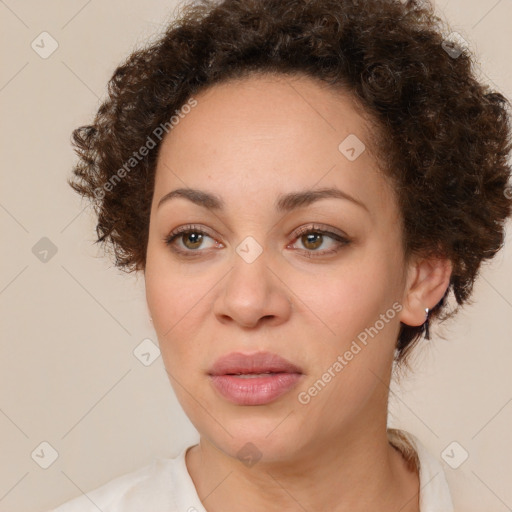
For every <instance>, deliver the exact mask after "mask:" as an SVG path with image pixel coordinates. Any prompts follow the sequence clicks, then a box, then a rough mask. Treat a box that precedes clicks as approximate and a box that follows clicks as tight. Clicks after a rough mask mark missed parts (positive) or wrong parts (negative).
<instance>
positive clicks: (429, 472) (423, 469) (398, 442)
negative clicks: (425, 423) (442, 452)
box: [388, 429, 454, 512]
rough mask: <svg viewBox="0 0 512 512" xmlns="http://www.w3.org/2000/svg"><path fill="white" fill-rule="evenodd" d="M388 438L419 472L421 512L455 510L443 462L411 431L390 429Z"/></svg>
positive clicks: (448, 511)
mask: <svg viewBox="0 0 512 512" xmlns="http://www.w3.org/2000/svg"><path fill="white" fill-rule="evenodd" d="M388 439H389V442H390V443H391V444H392V445H393V446H394V447H395V448H397V449H398V450H399V451H400V452H401V453H402V455H403V456H404V458H405V459H406V460H407V461H408V463H409V464H411V465H413V466H415V467H416V469H417V471H418V473H419V480H420V496H419V497H420V512H453V510H454V509H453V502H452V497H451V494H450V489H449V487H448V482H447V480H446V476H445V474H444V470H443V467H442V465H441V462H440V461H439V460H438V459H436V458H435V457H434V456H433V455H432V453H431V452H430V451H429V450H428V448H427V447H426V446H425V445H424V444H423V443H422V442H421V441H420V440H419V439H418V438H417V437H416V436H415V435H413V434H411V433H410V432H406V431H405V430H399V429H388Z"/></svg>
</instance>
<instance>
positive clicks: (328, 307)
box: [145, 75, 451, 512]
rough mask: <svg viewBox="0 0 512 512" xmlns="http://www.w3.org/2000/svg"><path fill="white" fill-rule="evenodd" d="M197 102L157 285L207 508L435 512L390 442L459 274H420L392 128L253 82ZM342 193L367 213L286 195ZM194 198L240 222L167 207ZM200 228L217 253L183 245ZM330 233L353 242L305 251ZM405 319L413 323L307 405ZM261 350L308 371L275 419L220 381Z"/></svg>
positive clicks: (184, 139)
mask: <svg viewBox="0 0 512 512" xmlns="http://www.w3.org/2000/svg"><path fill="white" fill-rule="evenodd" d="M195 99H196V100H197V102H198V104H197V106H195V107H194V108H193V109H192V110H191V112H190V113H189V114H187V115H186V116H185V117H184V118H183V119H182V120H181V121H180V123H179V124H178V125H176V126H175V127H174V128H173V129H172V131H171V132H169V134H168V135H167V136H166V138H165V139H164V141H163V142H162V146H161V148H160V152H159V156H158V165H157V169H156V177H155V189H154V197H153V202H152V210H151V217H150V230H149V241H148V248H147V261H146V268H145V283H146V297H147V303H148V308H149V311H150V314H151V316H152V319H153V324H154V328H155V331H156V333H157V336H158V339H159V343H160V349H161V352H162V357H163V360H164V364H165V367H166V370H167V373H168V375H169V379H170V382H171V384H172V386H173V388H174V391H175V393H176V395H177V398H178V400H179V401H180V403H181V405H182V407H183V409H184V411H185V413H186V414H187V415H188V417H189V418H190V420H191V421H192V423H193V424H194V426H195V427H196V429H197V430H198V432H199V434H200V442H199V444H198V445H196V446H194V447H193V448H191V449H189V450H188V452H187V456H186V463H187V468H188V471H189V473H190V475H191V477H192V479H193V482H194V484H195V487H196V489H197V491H198V495H199V497H200V498H201V499H202V501H203V503H204V506H205V508H206V509H207V510H208V512H217V511H219V512H220V511H224V512H226V511H228V512H231V511H235V510H241V509H242V508H243V509H247V503H250V504H251V505H250V508H249V510H251V512H259V511H261V512H263V511H267V512H268V511H282V510H304V509H305V510H309V511H318V510H331V511H335V512H341V511H349V510H350V511H351V512H357V511H363V510H364V511H367V510H370V509H371V508H370V507H373V509H374V510H379V511H380V512H386V511H393V512H396V511H397V510H401V511H402V512H413V511H415V512H417V511H418V510H419V499H418V493H419V479H418V474H417V472H416V471H411V470H409V469H408V468H407V466H406V464H405V461H404V459H403V458H402V456H401V454H400V453H399V452H398V451H397V450H395V449H394V448H393V447H392V446H391V445H390V444H389V442H388V439H387V433H386V419H387V407H388V393H389V389H388V385H389V382H390V378H391V368H392V362H393V355H394V347H395V343H396V339H397V336H398V331H399V328H400V322H404V323H406V324H408V325H421V324H422V323H423V322H424V320H425V308H426V307H429V308H432V307H433V306H434V305H435V304H436V303H437V302H438V301H439V300H440V299H441V297H442V296H443V294H444V291H445V290H446V288H447V286H448V284H449V277H450V271H451V267H450V264H449V262H448V261H445V260H436V259H422V258H419V257H414V258H412V257H411V258H409V259H407V260H406V259H405V258H404V254H403V250H402V247H403V241H402V231H401V217H400V212H399V211H398V207H397V202H396V198H395V195H394V191H393V189H392V187H391V186H390V183H389V180H388V179H387V178H386V177H385V176H384V175H383V174H382V172H381V171H380V170H379V167H378V161H377V160H376V158H375V157H374V156H373V153H372V151H371V137H370V134H371V133H372V132H371V130H372V129H373V128H374V126H373V125H372V124H371V122H370V121H369V120H368V119H365V117H367V116H365V117H363V116H362V115H361V111H360V110H358V109H357V108H356V106H355V104H354V102H353V101H352V100H351V98H350V96H349V95H348V94H346V93H343V92H334V91H333V90H331V89H328V88H327V87H326V86H323V85H320V84H319V83H318V82H316V81H313V80H311V79H310V78H306V77H294V78H292V77H289V76H286V77H285V76H271V75H253V76H251V77H249V78H245V79H243V80H239V81H229V82H227V83H223V84H217V85H215V86H213V87H210V88H208V89H206V90H203V91H201V92H200V93H199V94H197V95H196V96H195ZM350 134H355V135H356V136H357V137H358V139H360V140H361V141H363V142H364V143H365V145H366V150H365V151H363V152H362V154H361V155H360V156H359V157H358V158H357V159H356V160H354V161H350V160H349V159H347V158H346V157H345V156H344V155H343V154H342V153H341V152H340V151H339V149H338V146H339V144H340V143H341V142H342V141H343V140H344V139H345V138H346V137H347V136H348V135H350ZM324 187H335V188H337V189H339V190H341V191H343V192H344V193H345V194H349V195H350V196H351V197H353V198H354V199H355V200H356V201H358V202H360V203H362V205H363V206H361V205H359V204H356V203H355V202H353V201H351V200H347V199H339V198H324V199H321V200H318V201H315V202H313V203H311V204H306V205H303V206H301V207H299V208H296V209H294V210H291V211H287V212H282V211H277V210H276V209H275V206H274V203H275V201H276V200H277V198H278V196H280V195H282V194H287V193H291V192H299V191H309V190H313V189H319V188H324ZM178 188H194V189H200V190H202V191H206V192H209V193H212V194H215V195H217V196H218V197H219V198H221V199H222V200H223V202H224V209H222V210H210V209H208V208H206V207H204V206H200V205H197V204H194V203H193V202H192V201H190V200H189V199H187V198H183V197H175V198H173V199H170V200H168V201H165V202H163V203H162V205H161V206H160V207H158V203H159V201H160V200H161V199H162V198H163V197H164V196H165V195H166V194H167V193H169V192H170V191H172V190H175V189H178ZM188 224H193V225H194V229H193V230H192V231H194V230H195V231H194V232H195V233H197V228H199V229H200V230H201V231H205V232H206V233H207V235H205V236H204V237H203V242H202V245H201V244H200V243H199V244H197V243H195V242H196V239H194V238H192V239H190V236H189V237H188V238H187V236H186V235H185V236H178V237H177V238H176V239H175V240H174V242H173V245H167V244H166V243H165V238H166V237H167V236H168V235H169V234H170V233H171V232H172V231H173V230H175V229H176V228H178V227H180V226H187V225H188ZM312 224H315V225H317V226H316V227H318V225H320V227H321V228H322V229H324V230H327V231H331V232H334V233H335V234H340V235H344V236H345V237H347V238H348V240H349V241H348V243H343V244H340V243H337V242H336V240H335V239H333V238H330V237H329V236H328V235H324V237H323V238H322V237H317V238H316V239H314V240H313V242H311V241H310V240H311V239H308V238H307V237H306V236H302V235H297V230H298V228H301V227H308V226H311V225H312ZM310 232H312V233H313V234H314V233H318V229H315V228H314V227H311V229H310ZM196 236H197V235H196ZM247 236H251V237H253V238H254V239H255V240H256V241H257V243H258V244H259V245H260V246H261V249H262V253H261V254H260V255H259V256H258V257H257V258H256V259H255V261H253V262H252V263H247V262H246V261H245V260H244V259H243V258H242V257H240V256H239V254H238V253H237V252H236V248H237V246H238V245H239V244H240V243H241V242H242V241H243V240H244V239H245V238H246V237H247ZM185 244H187V245H185ZM173 247H174V248H175V249H176V248H178V249H182V251H188V252H187V254H191V253H193V254H192V256H193V257H187V256H185V255H180V254H178V253H176V252H174V251H173V250H172V248H173ZM332 249H336V252H330V253H329V252H327V251H329V250H332ZM394 303H398V304H399V305H401V311H399V312H397V313H396V315H395V316H394V317H393V318H392V319H389V320H388V322H386V323H385V326H384V328H382V329H381V330H380V331H379V332H378V334H377V335H376V336H374V337H373V338H370V339H369V341H368V343H367V345H366V346H363V348H362V349H361V350H360V352H358V353H357V355H355V356H354V357H353V359H352V360H351V361H350V362H348V364H347V365H346V366H345V367H344V368H343V370H342V371H341V372H338V373H336V374H335V375H336V376H335V377H334V378H332V379H331V381H330V382H329V383H328V385H326V386H325V387H324V388H323V389H322V390H321V392H319V393H318V394H317V395H316V396H314V397H313V398H311V400H310V401H309V403H307V404H303V403H300V401H299V400H298V394H299V393H300V392H301V391H304V390H306V391H307V390H308V388H310V387H311V386H312V385H313V384H314V383H315V381H317V380H318V379H319V378H320V377H321V376H322V375H323V374H324V373H325V372H326V371H327V369H328V368H329V367H332V365H333V363H334V362H335V361H336V360H337V358H338V356H339V355H340V354H341V355H343V354H344V353H345V352H346V351H347V350H348V349H349V348H350V346H351V344H352V342H353V340H355V339H357V336H358V334H359V333H361V332H363V331H364V330H365V329H366V328H369V327H370V326H374V325H375V324H376V321H377V320H379V318H381V317H380V315H382V314H385V313H386V311H388V310H389V309H390V308H392V305H393V304H394ZM389 316H390V315H389ZM260 350H261V351H263V350H267V351H270V352H274V353H277V354H279V355H280V356H282V357H284V358H286V359H288V360H289V361H291V362H292V363H294V364H296V365H298V366H299V367H301V369H302V372H303V375H302V377H301V380H300V382H299V384H298V385H297V387H296V388H294V389H293V390H291V391H290V392H288V393H286V394H285V395H283V396H281V397H280V398H278V399H277V400H275V401H274V402H272V403H270V404H267V405H260V406H241V405H236V404H233V403H230V402H228V401H226V400H225V399H224V398H222V397H221V396H220V395H219V394H218V392H217V391H216V390H215V389H214V388H213V386H212V385H211V383H210V380H209V377H208V370H209V368H210V367H211V365H212V364H213V363H214V362H215V361H216V360H217V359H218V358H219V357H220V356H223V355H225V354H228V353H231V352H234V351H240V352H244V353H248V354H250V353H254V352H257V351H260ZM246 443H252V444H253V445H254V446H255V447H256V449H257V451H258V453H259V454H260V455H261V458H260V459H259V460H258V461H257V463H256V464H254V465H246V464H244V463H243V462H242V461H241V460H240V459H239V458H238V456H237V453H238V452H239V450H240V449H241V448H242V447H244V446H245V445H246Z"/></svg>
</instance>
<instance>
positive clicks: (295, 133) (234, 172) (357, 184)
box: [155, 75, 388, 204]
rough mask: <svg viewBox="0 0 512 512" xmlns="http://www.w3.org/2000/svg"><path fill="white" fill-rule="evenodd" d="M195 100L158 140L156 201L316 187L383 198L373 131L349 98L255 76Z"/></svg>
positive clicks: (306, 81) (295, 80)
mask: <svg viewBox="0 0 512 512" xmlns="http://www.w3.org/2000/svg"><path fill="white" fill-rule="evenodd" d="M194 98H195V100H196V101H197V105H196V106H195V107H193V108H192V109H191V110H190V112H189V113H188V114H186V115H184V116H183V117H182V118H181V119H180V122H179V123H178V124H177V125H175V126H174V128H173V129H172V130H171V131H170V132H169V134H168V135H166V137H165V138H164V140H163V142H162V146H161V148H160V153H159V158H158V163H157V171H156V182H155V200H158V199H159V197H161V196H162V195H164V194H165V193H166V192H168V191H169V190H170V189H172V188H178V187H180V188H181V187H183V186H185V187H186V186H188V187H193V188H200V187H202V188H206V189H208V190H210V191H212V192H215V193H218V194H220V195H224V194H227V195H228V196H229V195H230V194H231V195H232V196H233V197H235V196H238V197H239V198H241V197H242V196H245V200H247V196H251V198H258V200H263V196H265V195H268V194H274V195H275V194H276V193H278V192H279V191H281V192H283V191H288V190H290V189H294V190H303V189H310V188H313V187H314V186H315V185H316V184H318V185H319V186H323V187H328V186H338V187H340V188H343V189H344V190H345V191H346V192H347V193H350V194H351V195H353V196H355V197H356V198H358V199H361V200H364V197H365V196H366V199H367V200H369V199H370V197H369V196H372V195H373V196H374V197H372V198H371V200H372V202H374V203H375V202H376V201H379V198H381V199H388V198H384V197H383V195H385V194H384V190H383V183H384V181H385V179H384V177H383V176H382V175H381V173H380V171H379V168H378V162H377V161H376V159H375V158H374V156H373V155H372V151H371V144H370V137H371V135H372V133H373V132H372V130H373V129H374V126H372V125H371V123H369V121H368V119H367V118H366V119H365V118H364V117H363V116H362V115H361V114H362V112H361V110H360V109H359V108H358V107H357V105H356V104H355V102H354V101H353V99H352V98H351V96H350V95H349V94H348V93H346V92H343V91H341V90H340V91H337V90H336V91H335V90H333V89H331V88H330V87H328V86H327V85H326V84H322V83H319V82H318V81H315V80H312V79H310V78H307V77H290V76H286V75H277V76H276V75H255V76H250V77H246V78H244V79H241V80H234V81H228V82H225V83H221V84H217V85H214V86H212V87H209V88H207V89H205V90H203V91H201V92H200V93H199V94H197V95H196V96H194ZM354 157H355V158H354ZM240 204H246V203H243V201H240Z"/></svg>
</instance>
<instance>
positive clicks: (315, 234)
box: [291, 226, 350, 257]
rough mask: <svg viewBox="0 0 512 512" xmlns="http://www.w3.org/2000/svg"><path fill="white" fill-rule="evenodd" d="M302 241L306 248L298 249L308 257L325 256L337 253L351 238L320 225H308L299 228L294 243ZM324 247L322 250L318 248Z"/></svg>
mask: <svg viewBox="0 0 512 512" xmlns="http://www.w3.org/2000/svg"><path fill="white" fill-rule="evenodd" d="M297 242H300V243H301V244H302V246H303V247H304V248H305V249H298V250H299V251H301V252H303V253H304V255H305V256H307V257H318V256H325V255H327V254H335V253H337V252H338V251H339V249H341V248H342V247H343V246H345V245H348V244H349V243H350V240H349V239H348V237H346V236H343V235H341V234H338V233H334V232H332V231H328V230H327V229H324V228H322V227H319V226H306V227H304V228H301V229H299V231H298V232H297V233H296V238H295V241H294V243H293V244H291V246H292V247H293V245H295V244H296V243H297ZM320 248H322V249H321V250H318V249H320Z"/></svg>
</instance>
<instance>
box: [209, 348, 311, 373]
mask: <svg viewBox="0 0 512 512" xmlns="http://www.w3.org/2000/svg"><path fill="white" fill-rule="evenodd" d="M208 373H209V375H249V374H268V373H299V374H302V370H301V369H300V368H299V367H298V366H296V365H294V364H292V363H290V361H287V360H286V359H284V358H282V357H281V356H278V355H277V354H272V353H270V352H257V353H255V354H251V355H246V354H242V353H240V352H233V353H231V354H228V355H227V356H224V357H221V358H220V359H217V361H216V362H215V364H214V365H213V366H212V368H211V369H210V371H209V372H208Z"/></svg>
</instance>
